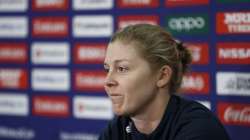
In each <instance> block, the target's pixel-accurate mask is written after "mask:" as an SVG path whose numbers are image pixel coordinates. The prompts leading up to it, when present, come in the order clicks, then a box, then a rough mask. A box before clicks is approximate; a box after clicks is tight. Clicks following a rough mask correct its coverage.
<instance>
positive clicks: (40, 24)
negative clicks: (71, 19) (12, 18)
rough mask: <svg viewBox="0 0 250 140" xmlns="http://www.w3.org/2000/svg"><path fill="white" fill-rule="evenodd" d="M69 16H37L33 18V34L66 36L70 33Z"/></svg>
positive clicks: (37, 35) (38, 35)
mask: <svg viewBox="0 0 250 140" xmlns="http://www.w3.org/2000/svg"><path fill="white" fill-rule="evenodd" d="M68 24H69V23H68V18H67V17H36V18H33V19H32V36H34V37H65V36H67V35H68V33H69V29H68Z"/></svg>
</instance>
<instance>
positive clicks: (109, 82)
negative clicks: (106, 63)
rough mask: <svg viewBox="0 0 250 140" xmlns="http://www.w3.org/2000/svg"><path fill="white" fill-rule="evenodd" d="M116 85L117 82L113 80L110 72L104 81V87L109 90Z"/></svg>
mask: <svg viewBox="0 0 250 140" xmlns="http://www.w3.org/2000/svg"><path fill="white" fill-rule="evenodd" d="M116 85H117V81H116V80H115V78H114V75H113V73H112V72H111V71H110V72H108V73H107V75H106V79H105V81H104V86H105V87H108V88H110V87H113V86H116Z"/></svg>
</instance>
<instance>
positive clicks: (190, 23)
mask: <svg viewBox="0 0 250 140" xmlns="http://www.w3.org/2000/svg"><path fill="white" fill-rule="evenodd" d="M205 24H206V22H205V20H204V19H203V18H202V17H180V18H172V19H170V21H169V22H168V26H169V27H170V28H171V29H172V30H177V31H183V30H184V31H190V30H193V29H202V28H203V27H204V26H205Z"/></svg>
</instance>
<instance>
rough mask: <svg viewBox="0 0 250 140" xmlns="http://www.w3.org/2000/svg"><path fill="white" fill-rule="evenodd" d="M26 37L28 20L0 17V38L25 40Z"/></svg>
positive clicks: (24, 18) (25, 18) (17, 17)
mask: <svg viewBox="0 0 250 140" xmlns="http://www.w3.org/2000/svg"><path fill="white" fill-rule="evenodd" d="M27 35H28V19H27V17H22V16H9V17H7V16H5V17H3V16H2V17H0V38H25V37H27Z"/></svg>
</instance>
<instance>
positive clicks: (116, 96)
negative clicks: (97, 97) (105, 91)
mask: <svg viewBox="0 0 250 140" xmlns="http://www.w3.org/2000/svg"><path fill="white" fill-rule="evenodd" d="M109 97H110V99H111V101H112V103H113V104H121V103H122V102H123V96H122V95H120V94H110V95H109Z"/></svg>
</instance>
